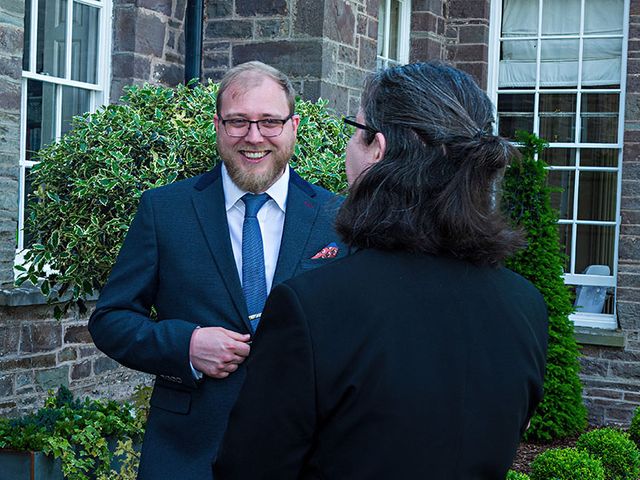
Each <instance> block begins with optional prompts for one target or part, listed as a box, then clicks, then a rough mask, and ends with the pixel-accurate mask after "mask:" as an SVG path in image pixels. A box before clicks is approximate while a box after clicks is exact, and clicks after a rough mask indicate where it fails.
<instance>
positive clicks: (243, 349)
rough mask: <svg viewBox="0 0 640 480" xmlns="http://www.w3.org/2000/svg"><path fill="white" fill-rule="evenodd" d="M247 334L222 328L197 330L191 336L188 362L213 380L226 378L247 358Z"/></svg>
mask: <svg viewBox="0 0 640 480" xmlns="http://www.w3.org/2000/svg"><path fill="white" fill-rule="evenodd" d="M250 340H251V336H250V335H249V334H245V335H243V334H241V333H237V332H234V331H232V330H227V329H226V328H222V327H204V328H197V329H195V330H194V331H193V334H192V335H191V343H190V344H189V360H191V365H193V367H194V368H195V369H196V370H198V371H200V372H202V373H204V374H205V375H207V376H209V377H213V378H226V377H228V376H229V374H230V373H232V372H235V371H236V370H237V369H238V365H240V364H241V363H242V362H244V360H245V359H246V358H247V357H248V356H249V350H250V347H249V344H248V343H247V342H249V341H250Z"/></svg>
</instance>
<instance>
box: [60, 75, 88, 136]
mask: <svg viewBox="0 0 640 480" xmlns="http://www.w3.org/2000/svg"><path fill="white" fill-rule="evenodd" d="M90 98H91V93H90V92H89V90H83V89H81V88H73V87H62V135H64V134H65V133H67V132H68V131H69V130H71V119H72V118H73V117H74V116H76V115H81V114H83V113H85V112H88V111H89V110H90V108H91V104H90Z"/></svg>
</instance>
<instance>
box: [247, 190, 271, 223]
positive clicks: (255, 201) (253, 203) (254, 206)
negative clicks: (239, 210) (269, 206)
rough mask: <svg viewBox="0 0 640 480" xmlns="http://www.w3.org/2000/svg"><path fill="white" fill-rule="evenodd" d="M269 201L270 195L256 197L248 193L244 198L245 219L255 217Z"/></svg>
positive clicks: (264, 194) (262, 194) (263, 194)
mask: <svg viewBox="0 0 640 480" xmlns="http://www.w3.org/2000/svg"><path fill="white" fill-rule="evenodd" d="M267 200H269V195H267V194H266V193H261V194H260V195H255V194H253V193H247V194H245V195H244V196H243V197H242V201H243V202H244V217H245V218H247V217H255V216H256V215H257V214H258V212H259V211H260V209H261V208H262V206H263V205H264V204H265V203H266V202H267Z"/></svg>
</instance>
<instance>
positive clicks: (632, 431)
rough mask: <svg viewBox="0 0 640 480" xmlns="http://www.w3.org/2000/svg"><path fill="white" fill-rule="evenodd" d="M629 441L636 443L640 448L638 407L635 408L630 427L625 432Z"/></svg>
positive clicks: (639, 414)
mask: <svg viewBox="0 0 640 480" xmlns="http://www.w3.org/2000/svg"><path fill="white" fill-rule="evenodd" d="M627 432H628V433H629V436H630V437H631V440H633V441H634V442H635V443H636V446H637V447H638V448H640V407H636V409H635V410H634V411H633V418H632V419H631V425H630V426H629V430H627Z"/></svg>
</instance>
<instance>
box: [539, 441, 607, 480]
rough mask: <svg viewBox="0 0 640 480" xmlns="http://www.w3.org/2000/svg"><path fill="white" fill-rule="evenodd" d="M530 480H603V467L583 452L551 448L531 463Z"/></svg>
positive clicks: (572, 449)
mask: <svg viewBox="0 0 640 480" xmlns="http://www.w3.org/2000/svg"><path fill="white" fill-rule="evenodd" d="M531 480H605V476H604V467H603V466H602V462H600V460H599V459H598V458H596V457H593V456H592V455H591V454H589V453H588V452H585V451H584V450H578V449H576V448H552V449H550V450H547V451H546V452H544V453H541V454H540V455H538V456H537V457H536V458H535V459H534V460H533V462H532V463H531Z"/></svg>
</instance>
